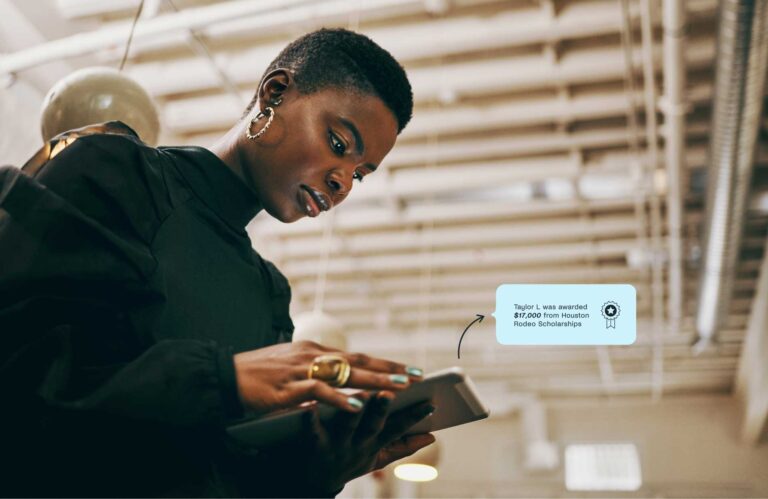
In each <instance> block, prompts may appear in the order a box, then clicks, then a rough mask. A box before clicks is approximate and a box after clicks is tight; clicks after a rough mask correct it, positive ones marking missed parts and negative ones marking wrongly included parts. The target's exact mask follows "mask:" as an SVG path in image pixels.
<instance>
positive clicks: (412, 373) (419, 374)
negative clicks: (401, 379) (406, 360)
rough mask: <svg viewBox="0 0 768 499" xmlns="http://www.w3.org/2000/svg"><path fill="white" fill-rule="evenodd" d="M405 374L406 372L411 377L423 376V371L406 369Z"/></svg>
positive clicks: (416, 368)
mask: <svg viewBox="0 0 768 499" xmlns="http://www.w3.org/2000/svg"><path fill="white" fill-rule="evenodd" d="M405 372H407V373H408V374H410V375H411V376H424V371H423V370H421V369H419V368H418V367H406V368H405Z"/></svg>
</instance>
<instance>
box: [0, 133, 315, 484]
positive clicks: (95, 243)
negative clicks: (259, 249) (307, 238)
mask: <svg viewBox="0 0 768 499" xmlns="http://www.w3.org/2000/svg"><path fill="white" fill-rule="evenodd" d="M259 209H260V206H259V203H258V200H257V199H256V197H255V195H254V193H253V191H251V190H250V189H249V188H248V187H247V186H246V185H245V184H244V183H243V182H242V181H241V180H240V179H239V178H238V177H236V175H235V174H234V173H232V172H231V171H230V170H229V169H228V168H227V167H226V165H224V164H223V163H222V162H221V161H220V160H219V159H218V158H217V157H216V156H215V155H214V154H213V153H211V152H210V151H208V150H206V149H203V148H198V147H170V148H157V149H156V148H151V147H148V146H146V145H144V144H143V143H141V142H140V141H139V140H138V139H137V138H136V137H132V136H126V135H110V134H96V135H89V136H85V137H81V138H78V139H77V140H76V141H75V142H74V143H72V144H71V145H69V146H68V147H67V148H66V149H64V150H63V151H62V152H60V153H59V154H58V155H56V156H55V157H53V158H52V159H50V160H49V161H46V162H44V163H40V164H38V165H37V166H36V167H29V168H26V169H25V171H24V172H22V171H21V170H18V169H16V168H12V167H4V168H2V169H0V396H1V397H2V399H3V402H2V409H1V410H0V413H1V414H0V442H2V444H0V449H2V452H3V454H5V455H4V457H3V459H2V461H3V462H4V463H5V464H4V465H3V467H2V470H0V495H6V496H7V495H14V496H16V495H21V496H69V495H74V496H163V495H182V496H217V495H223V496H236V495H241V494H243V493H244V492H243V491H244V490H245V491H247V493H248V494H258V493H260V492H263V494H264V495H276V494H280V493H281V492H285V493H288V494H291V491H292V490H293V493H294V494H298V495H303V494H301V493H300V492H298V491H299V490H300V489H291V488H290V487H289V488H284V487H283V488H281V485H280V484H276V483H270V479H271V478H272V479H273V481H274V479H275V477H269V476H262V475H263V474H260V472H259V469H258V467H257V465H255V464H253V463H249V461H248V460H247V459H248V458H246V457H245V456H240V455H238V452H237V451H235V450H233V448H232V447H231V446H230V445H229V443H227V440H226V438H225V436H224V432H223V428H224V427H225V426H226V425H227V424H228V423H229V422H231V421H232V420H234V419H237V418H239V417H241V416H242V415H243V414H242V407H241V406H240V404H239V401H238V398H237V392H236V384H235V375H234V365H233V360H232V356H233V354H234V353H236V352H240V351H245V350H250V349H255V348H259V347H263V346H267V345H271V344H275V343H278V342H283V341H290V340H291V335H292V332H293V325H292V323H291V320H290V317H289V315H288V304H289V301H290V288H289V286H288V282H287V280H286V279H285V277H284V276H283V275H282V274H281V273H280V272H279V271H278V270H277V269H276V268H275V267H274V266H273V265H272V264H270V263H269V262H267V261H265V260H263V259H262V258H261V257H260V256H259V255H258V254H257V253H256V252H255V251H254V250H253V249H252V246H251V241H250V239H249V237H248V234H247V233H246V231H245V226H246V224H247V223H248V222H249V221H250V220H251V219H252V218H253V217H254V216H255V215H256V213H257V212H258V210H259ZM241 457H242V459H241ZM244 463H246V464H244ZM307 494H310V495H314V494H311V493H310V492H307Z"/></svg>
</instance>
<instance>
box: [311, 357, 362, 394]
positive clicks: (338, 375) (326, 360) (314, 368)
mask: <svg viewBox="0 0 768 499" xmlns="http://www.w3.org/2000/svg"><path fill="white" fill-rule="evenodd" d="M351 372H352V367H351V366H350V365H349V361H348V360H347V359H345V358H344V357H342V356H340V355H319V356H317V357H315V358H314V359H313V360H312V363H311V364H310V365H309V373H308V376H309V379H313V378H314V379H319V380H323V381H325V382H326V383H328V384H329V385H331V386H336V387H342V386H344V385H345V384H347V380H349V374H350V373H351Z"/></svg>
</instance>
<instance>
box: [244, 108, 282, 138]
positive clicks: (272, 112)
mask: <svg viewBox="0 0 768 499" xmlns="http://www.w3.org/2000/svg"><path fill="white" fill-rule="evenodd" d="M264 111H266V112H267V114H268V115H269V116H268V117H267V122H266V123H265V124H264V126H263V127H262V129H261V130H259V131H258V132H256V133H254V134H252V133H251V128H253V125H254V123H256V122H257V121H259V120H260V119H261V118H263V117H264V116H266V114H264V112H261V111H260V112H259V114H257V115H256V116H254V117H253V119H252V120H251V122H250V123H248V128H246V129H245V136H246V137H248V138H249V139H251V140H256V139H258V138H259V137H261V136H262V135H264V133H265V132H266V131H267V129H268V128H269V126H270V125H271V124H272V120H273V119H275V110H274V109H272V108H271V107H269V106H267V107H266V108H264Z"/></svg>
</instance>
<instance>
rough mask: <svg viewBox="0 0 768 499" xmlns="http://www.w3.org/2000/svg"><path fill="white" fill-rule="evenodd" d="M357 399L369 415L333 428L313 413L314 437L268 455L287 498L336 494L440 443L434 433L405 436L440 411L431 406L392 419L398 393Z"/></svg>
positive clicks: (337, 420)
mask: <svg viewBox="0 0 768 499" xmlns="http://www.w3.org/2000/svg"><path fill="white" fill-rule="evenodd" d="M355 397H357V398H358V399H359V400H361V401H367V403H366V406H365V409H364V410H363V411H359V412H357V413H350V412H342V411H339V412H338V413H336V415H335V416H334V418H333V419H331V420H329V421H328V422H322V421H320V420H319V418H318V416H317V412H316V410H310V411H308V412H307V416H306V417H307V419H306V426H307V427H308V430H309V431H308V432H305V433H304V434H302V436H301V437H300V441H298V442H296V441H293V442H285V443H284V444H281V445H280V446H279V447H276V448H274V449H270V450H267V451H265V452H264V456H263V460H264V461H263V462H264V463H266V464H265V465H264V466H266V467H267V468H268V469H267V470H266V475H267V476H270V477H272V478H273V479H275V480H276V481H277V483H282V484H283V487H285V488H286V490H285V492H293V493H296V494H299V495H322V494H331V493H336V492H338V490H339V489H341V488H342V487H343V486H344V484H346V483H347V482H348V481H350V480H352V479H354V478H357V477H359V476H362V475H364V474H366V473H369V472H371V471H374V470H377V469H380V468H382V467H384V466H386V465H387V464H389V463H391V462H393V461H396V460H398V459H402V458H404V457H406V456H409V455H411V454H413V453H414V452H416V451H417V450H419V449H421V448H422V447H426V446H427V445H429V444H431V443H433V442H434V441H435V437H434V436H432V435H431V434H429V433H425V434H419V435H410V436H404V434H405V432H406V431H408V429H409V428H411V427H412V426H413V425H414V424H416V423H418V422H419V421H420V420H422V419H424V418H425V417H427V416H428V415H429V414H431V413H432V411H433V410H434V407H433V406H432V405H431V404H430V402H423V403H420V404H416V405H413V406H411V407H407V408H405V409H402V410H400V411H397V412H395V413H392V414H389V415H387V408H388V406H389V404H390V402H391V401H392V399H393V398H394V394H393V393H392V392H389V391H384V392H379V393H378V394H374V396H373V397H371V395H370V394H368V393H358V394H355ZM313 409H316V408H313ZM262 471H264V470H262ZM291 487H293V489H295V490H293V489H291Z"/></svg>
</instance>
